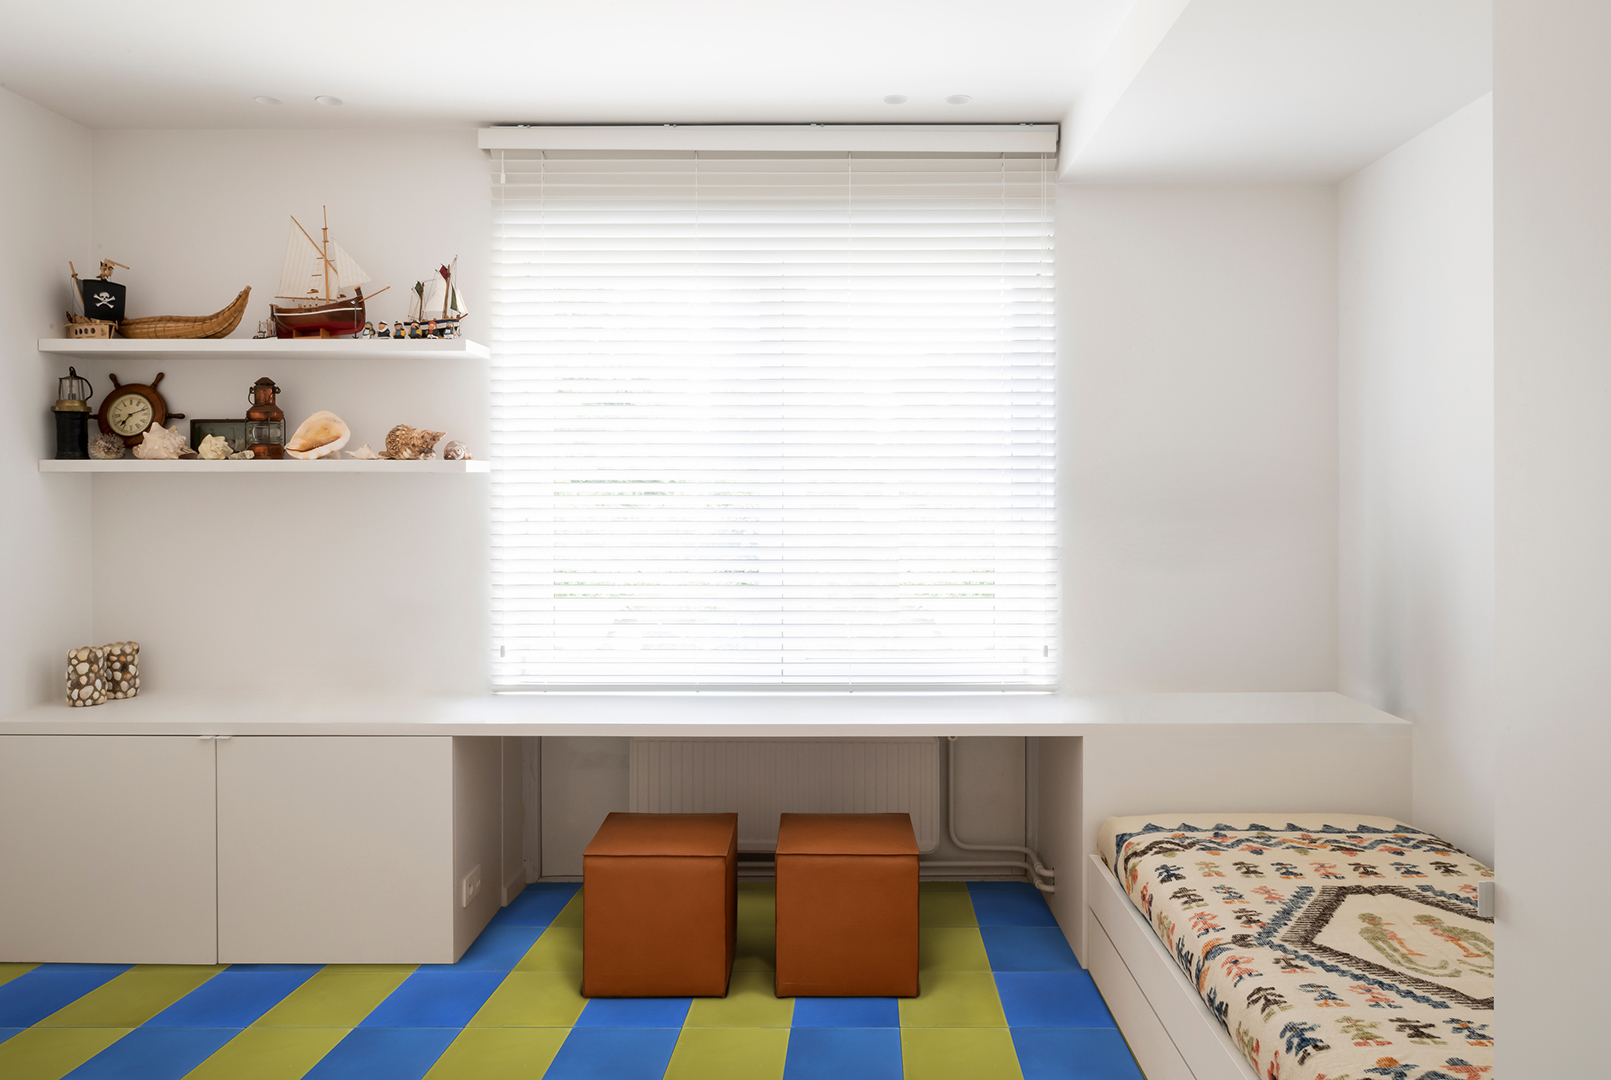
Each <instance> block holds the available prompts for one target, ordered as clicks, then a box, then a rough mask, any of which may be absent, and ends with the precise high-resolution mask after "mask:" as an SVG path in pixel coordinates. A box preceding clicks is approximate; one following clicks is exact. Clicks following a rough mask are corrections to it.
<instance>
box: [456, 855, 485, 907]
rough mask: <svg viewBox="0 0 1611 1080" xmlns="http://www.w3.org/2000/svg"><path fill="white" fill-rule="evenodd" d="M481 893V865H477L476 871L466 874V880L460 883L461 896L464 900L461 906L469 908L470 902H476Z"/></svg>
mask: <svg viewBox="0 0 1611 1080" xmlns="http://www.w3.org/2000/svg"><path fill="white" fill-rule="evenodd" d="M480 892H481V864H480V863H477V864H476V866H475V869H473V870H471V871H470V872H469V873H468V874H465V875H464V880H463V881H462V882H460V883H459V896H460V897H461V898H462V899H461V901H460V903H459V906H460V907H469V906H470V901H471V900H474V899H475V898H476V896H477V895H478V894H479V893H480Z"/></svg>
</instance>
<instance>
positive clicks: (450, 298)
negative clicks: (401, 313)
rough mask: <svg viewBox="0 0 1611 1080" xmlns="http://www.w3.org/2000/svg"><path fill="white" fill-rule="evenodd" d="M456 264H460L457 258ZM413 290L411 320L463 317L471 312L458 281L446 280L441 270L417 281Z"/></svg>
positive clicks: (409, 312)
mask: <svg viewBox="0 0 1611 1080" xmlns="http://www.w3.org/2000/svg"><path fill="white" fill-rule="evenodd" d="M454 265H455V266H457V265H458V263H457V260H455V261H454ZM450 273H451V272H450ZM412 291H413V294H414V295H413V296H411V297H410V298H409V302H408V317H409V319H410V320H414V319H418V320H419V321H421V322H424V321H425V320H427V319H461V318H463V317H464V316H466V315H468V314H470V309H469V307H468V305H466V304H465V301H464V294H463V293H461V292H460V291H459V285H458V282H457V281H454V282H451V283H450V282H448V281H446V280H444V279H443V277H442V273H441V271H437V272H436V273H434V274H432V275H431V276H430V277H429V278H427V279H426V280H424V281H421V282H416V283H415V285H414V288H413V290H412Z"/></svg>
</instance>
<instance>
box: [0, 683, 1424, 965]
mask: <svg viewBox="0 0 1611 1080" xmlns="http://www.w3.org/2000/svg"><path fill="white" fill-rule="evenodd" d="M987 735H992V736H1015V737H1024V738H1026V739H1028V740H1029V742H1028V744H1027V745H1028V751H1029V752H1028V754H1027V755H1026V762H1027V768H1028V771H1029V775H1028V777H1027V785H1028V789H1029V791H1030V792H1031V799H1030V802H1031V805H1032V806H1033V808H1034V809H1033V811H1032V829H1031V831H1032V833H1033V837H1034V843H1035V846H1036V847H1037V848H1038V850H1039V851H1040V853H1041V856H1042V858H1043V860H1044V861H1045V862H1046V863H1047V864H1048V865H1050V866H1052V867H1053V868H1054V869H1056V870H1057V872H1058V876H1057V892H1056V894H1055V895H1053V896H1049V897H1048V900H1049V902H1050V903H1051V904H1052V909H1053V911H1054V912H1055V913H1056V914H1057V917H1058V920H1059V922H1060V923H1061V924H1062V926H1063V929H1064V932H1065V933H1066V934H1067V935H1068V936H1069V939H1070V941H1071V942H1072V943H1073V945H1074V948H1075V951H1076V953H1077V954H1078V955H1079V956H1080V957H1081V959H1082V960H1083V959H1084V957H1085V923H1086V904H1085V900H1084V889H1085V882H1084V873H1085V866H1086V859H1085V858H1084V856H1085V855H1086V854H1087V853H1088V852H1090V851H1092V850H1094V848H1095V841H1096V833H1097V830H1098V828H1099V827H1100V826H1101V823H1102V821H1103V820H1104V819H1105V818H1107V817H1109V816H1111V815H1114V814H1137V813H1159V812H1174V811H1180V812H1210V813H1212V812H1220V811H1223V812H1226V813H1230V812H1237V811H1257V812H1263V813H1279V812H1283V811H1299V810H1309V811H1328V810H1335V811H1347V812H1358V813H1370V814H1385V815H1389V816H1395V817H1399V818H1403V819H1406V820H1408V819H1409V815H1410V811H1411V803H1410V776H1411V768H1410V766H1411V750H1412V740H1411V726H1410V725H1409V724H1408V723H1407V722H1405V721H1403V720H1400V719H1398V718H1397V717H1394V716H1390V715H1388V714H1386V713H1383V712H1380V711H1378V710H1376V709H1373V708H1371V707H1369V706H1367V705H1363V704H1361V703H1359V702H1357V701H1353V700H1351V699H1349V698H1346V697H1343V696H1341V695H1338V694H1332V693H1268V694H1259V693H1254V694H1135V695H1115V696H1105V697H1069V696H1056V695H1046V694H1000V693H980V694H876V693H873V694H861V693H821V694H805V693H788V694H783V693H757V694H724V693H689V694H558V693H548V694H511V695H496V696H493V695H489V696H484V697H442V698H432V697H418V696H408V697H386V696H376V695H343V694H336V693H323V692H317V691H309V692H307V693H305V694H303V695H302V696H301V697H299V698H297V699H292V698H289V697H286V698H283V699H268V698H249V697H240V698H235V697H226V696H221V695H182V694H165V693H161V692H150V693H145V694H142V696H140V697H139V698H136V699H134V700H132V701H115V702H108V703H107V704H105V705H101V706H96V707H93V708H88V709H71V708H68V707H67V706H65V705H57V704H51V705H42V706H38V707H35V708H32V709H27V710H24V711H22V712H19V713H14V714H12V715H10V716H6V717H4V718H0V866H5V867H6V871H7V872H6V873H5V874H4V875H0V914H3V917H0V961H10V960H18V961H44V960H53V961H99V962H144V963H160V962H165V963H214V962H222V963H237V962H307V963H342V962H345V963H383V962H394V963H407V962H438V963H440V962H451V961H452V960H455V959H457V957H458V956H459V955H460V954H461V953H462V952H463V951H464V949H465V948H466V947H468V945H469V943H470V942H471V941H472V940H474V938H475V935H476V934H477V933H479V932H480V930H481V928H482V927H483V926H485V924H486V922H487V920H488V919H490V918H491V917H492V915H493V914H494V913H495V912H496V910H497V908H498V906H499V905H500V903H504V902H507V899H508V897H509V896H511V895H512V894H513V893H514V892H518V891H519V889H520V887H521V885H522V884H523V881H524V878H523V871H521V870H520V869H519V868H520V851H521V844H520V834H519V830H520V821H521V815H520V789H521V775H520V765H519V760H520V755H519V744H518V743H516V742H514V741H513V740H514V739H516V738H518V737H523V736H614V737H623V736H626V737H637V738H659V739H673V738H676V739H681V738H687V739H698V738H713V737H720V738H779V737H788V738H801V737H833V738H845V737H877V738H890V737H918V736H923V737H934V736H955V737H973V736H987ZM477 880H478V881H479V882H480V884H479V885H476V884H475V882H476V881H477Z"/></svg>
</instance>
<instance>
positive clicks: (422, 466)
mask: <svg viewBox="0 0 1611 1080" xmlns="http://www.w3.org/2000/svg"><path fill="white" fill-rule="evenodd" d="M39 471H40V472H44V473H159V472H165V473H208V474H211V475H215V476H216V475H222V474H224V473H265V472H271V473H300V474H301V475H303V476H313V475H316V474H329V473H386V474H388V475H390V476H402V475H404V474H414V475H417V474H419V473H484V472H491V471H492V463H491V462H490V461H441V460H431V461H355V460H349V459H347V458H342V459H341V460H339V461H329V460H323V459H321V460H318V461H297V460H296V459H294V458H292V459H287V460H281V461H271V460H262V461H259V460H257V459H255V458H254V459H253V460H251V461H201V460H199V459H198V460H190V461H141V460H140V459H139V458H119V459H118V460H116V461H57V460H55V459H53V458H45V459H44V460H42V461H40V463H39Z"/></svg>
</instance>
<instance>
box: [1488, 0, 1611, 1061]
mask: <svg viewBox="0 0 1611 1080" xmlns="http://www.w3.org/2000/svg"><path fill="white" fill-rule="evenodd" d="M1494 30H1495V33H1494V43H1495V45H1494V51H1495V55H1494V326H1495V348H1494V489H1495V490H1494V594H1495V596H1494V609H1495V611H1494V655H1495V665H1494V666H1495V675H1494V678H1495V683H1496V699H1495V700H1496V713H1495V725H1496V730H1497V733H1498V745H1497V751H1498V753H1497V757H1498V761H1499V770H1498V792H1497V806H1496V813H1495V818H1496V828H1495V830H1494V846H1495V849H1496V851H1497V853H1498V854H1497V858H1498V860H1499V866H1500V877H1499V879H1498V883H1499V912H1498V915H1499V918H1498V927H1497V933H1498V935H1499V937H1500V939H1501V941H1502V951H1501V952H1500V954H1499V969H1498V978H1497V984H1498V985H1497V991H1498V993H1499V995H1500V999H1501V1000H1502V1001H1503V1002H1504V1005H1503V1010H1504V1018H1503V1021H1502V1023H1503V1030H1502V1032H1501V1034H1502V1036H1503V1037H1502V1039H1501V1040H1500V1042H1499V1044H1498V1046H1497V1047H1496V1048H1495V1049H1496V1052H1497V1053H1498V1064H1497V1065H1496V1067H1495V1074H1496V1075H1504V1076H1526V1077H1534V1076H1540V1077H1567V1076H1574V1077H1575V1076H1598V1075H1602V1074H1603V1072H1604V1070H1605V1052H1604V1050H1603V1048H1602V1046H1601V1042H1600V1038H1599V1036H1598V1035H1596V1032H1599V1031H1601V1030H1602V1028H1601V1025H1603V1024H1604V1022H1605V1019H1604V1014H1605V990H1604V988H1603V977H1604V976H1603V974H1602V973H1603V972H1605V971H1607V970H1611V937H1608V936H1607V935H1605V934H1603V933H1600V932H1598V931H1597V930H1596V929H1595V924H1594V923H1593V921H1592V919H1591V920H1589V921H1588V922H1585V920H1584V919H1583V918H1582V917H1581V913H1582V910H1583V909H1582V907H1581V901H1582V900H1583V899H1584V898H1591V899H1589V901H1588V902H1589V903H1590V905H1593V904H1595V903H1597V902H1598V898H1600V897H1604V896H1606V895H1608V894H1611V863H1608V862H1607V861H1606V860H1605V859H1603V858H1600V857H1599V855H1598V852H1597V850H1596V845H1595V841H1594V840H1593V837H1595V836H1597V835H1598V832H1599V829H1601V828H1603V824H1604V822H1605V821H1606V820H1607V817H1608V816H1611V784H1608V783H1607V779H1606V764H1607V762H1611V722H1608V713H1611V708H1608V702H1611V661H1608V659H1607V658H1608V657H1611V419H1608V417H1611V411H1608V410H1611V302H1608V298H1611V106H1608V102H1611V65H1607V63H1606V59H1605V55H1606V45H1607V42H1611V5H1607V4H1602V3H1589V2H1583V0H1499V2H1497V3H1496V4H1495V5H1494ZM1590 910H1591V911H1592V910H1593V908H1592V906H1591V908H1590Z"/></svg>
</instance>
